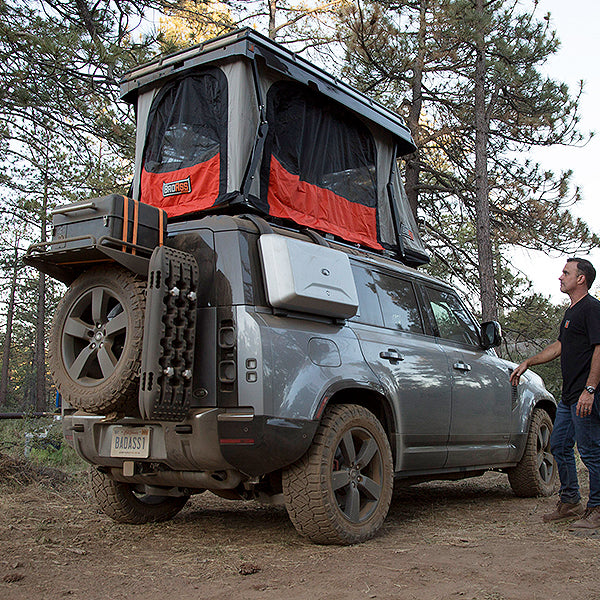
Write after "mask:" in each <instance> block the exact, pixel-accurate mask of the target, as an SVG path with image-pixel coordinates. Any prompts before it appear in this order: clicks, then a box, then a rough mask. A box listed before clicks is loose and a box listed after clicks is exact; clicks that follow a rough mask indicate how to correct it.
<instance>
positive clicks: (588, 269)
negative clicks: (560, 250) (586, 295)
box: [567, 258, 596, 290]
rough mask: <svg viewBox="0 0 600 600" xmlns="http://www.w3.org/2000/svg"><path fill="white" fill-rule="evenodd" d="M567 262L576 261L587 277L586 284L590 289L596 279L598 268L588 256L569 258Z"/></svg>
mask: <svg viewBox="0 0 600 600" xmlns="http://www.w3.org/2000/svg"><path fill="white" fill-rule="evenodd" d="M567 262H576V263H577V270H578V271H579V272H580V273H581V275H583V276H584V277H585V284H586V285H587V289H588V290H589V289H590V288H591V287H592V284H593V283H594V280H595V279H596V269H594V265H593V264H592V263H591V262H590V261H589V260H588V259H587V258H567Z"/></svg>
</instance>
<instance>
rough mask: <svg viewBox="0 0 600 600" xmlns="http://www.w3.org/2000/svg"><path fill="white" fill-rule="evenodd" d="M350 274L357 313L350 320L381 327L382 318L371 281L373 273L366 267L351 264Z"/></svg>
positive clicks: (373, 283)
mask: <svg viewBox="0 0 600 600" xmlns="http://www.w3.org/2000/svg"><path fill="white" fill-rule="evenodd" d="M352 272H353V274H354V282H355V284H356V291H357V292H358V313H357V314H356V316H355V317H352V320H353V321H357V322H358V323H366V324H367V325H377V326H378V327H382V326H383V318H382V316H381V308H380V306H379V300H378V299H377V289H376V287H375V282H374V281H373V271H372V270H371V269H369V268H368V267H364V266H362V265H357V264H353V265H352Z"/></svg>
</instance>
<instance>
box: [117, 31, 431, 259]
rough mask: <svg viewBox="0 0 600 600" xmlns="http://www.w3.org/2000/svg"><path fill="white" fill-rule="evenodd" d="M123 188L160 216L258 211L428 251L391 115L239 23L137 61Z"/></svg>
mask: <svg viewBox="0 0 600 600" xmlns="http://www.w3.org/2000/svg"><path fill="white" fill-rule="evenodd" d="M122 93H123V98H124V99H125V100H127V101H129V102H131V103H133V104H134V106H135V108H136V113H137V138H136V169H135V177H134V182H133V191H132V195H133V197H134V198H136V199H139V200H141V201H143V202H147V203H149V204H152V205H155V206H159V207H161V208H164V209H165V210H166V211H167V214H168V215H169V218H170V219H172V218H176V219H177V218H184V215H191V214H194V213H199V212H201V211H219V210H228V211H229V212H231V211H248V210H249V209H252V210H255V211H258V212H260V213H262V214H264V215H265V216H269V217H273V218H278V219H285V220H286V221H291V222H294V223H296V224H297V225H300V226H304V227H310V228H313V229H316V230H318V231H321V232H324V233H329V234H333V235H335V236H337V237H338V238H341V239H343V240H345V241H347V242H352V243H358V244H360V245H362V246H366V247H369V248H373V249H378V250H381V249H387V250H389V251H391V252H394V253H396V254H397V255H398V256H399V257H400V258H401V259H402V260H403V261H404V262H406V263H408V264H411V265H418V264H422V263H424V262H427V261H428V256H427V253H426V252H425V250H424V248H423V245H422V243H421V241H420V238H419V235H418V231H417V228H416V223H415V221H414V218H413V216H412V213H411V211H410V209H409V207H408V203H407V200H406V197H405V194H404V190H403V189H402V184H401V180H400V177H399V176H398V172H397V166H396V157H397V156H402V155H404V154H408V153H410V152H413V151H414V149H415V146H414V143H413V141H412V138H411V135H410V132H409V131H408V129H407V128H406V126H405V125H404V122H403V121H402V119H401V118H400V117H398V116H397V115H396V114H394V113H392V112H391V111H389V110H387V109H386V108H384V107H383V106H381V105H379V104H377V103H375V102H373V101H371V100H370V99H369V98H367V97H366V96H364V95H362V94H361V93H360V92H358V91H356V90H354V89H353V88H351V87H349V86H347V85H345V84H344V83H342V82H340V81H338V80H337V79H334V78H333V77H331V76H330V75H328V74H327V73H326V72H325V71H322V70H321V69H319V68H317V67H315V66H314V65H312V64H311V63H309V62H307V61H305V60H303V59H301V58H300V57H298V56H297V55H295V54H294V53H292V52H290V51H288V50H287V49H285V48H282V47H281V46H279V45H278V44H275V43H274V42H272V41H271V40H269V39H267V38H264V37H263V36H261V35H259V34H257V33H256V32H254V31H252V30H249V29H244V30H240V31H237V32H234V33H232V34H229V35H226V36H222V37H220V38H216V39H215V40H211V41H209V42H206V43H205V44H202V45H200V46H197V47H195V48H191V49H188V50H185V51H182V52H179V53H176V54H174V55H171V56H168V57H161V58H160V59H156V60H155V61H153V62H151V63H148V64H147V65H142V66H141V67H139V68H137V69H135V70H134V71H131V72H130V73H128V74H127V75H126V76H125V77H124V79H123V81H122Z"/></svg>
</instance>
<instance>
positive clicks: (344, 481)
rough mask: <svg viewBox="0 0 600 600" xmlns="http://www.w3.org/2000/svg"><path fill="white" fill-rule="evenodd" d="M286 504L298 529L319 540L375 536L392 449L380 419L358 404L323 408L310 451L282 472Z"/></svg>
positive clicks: (388, 490) (385, 505)
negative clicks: (322, 414) (323, 413)
mask: <svg viewBox="0 0 600 600" xmlns="http://www.w3.org/2000/svg"><path fill="white" fill-rule="evenodd" d="M282 483H283V494H284V497H285V503H286V508H287V510H288V513H289V515H290V518H291V520H292V522H293V524H294V526H295V527H296V529H297V530H298V532H299V533H300V534H302V535H304V536H306V537H308V538H309V539H310V540H312V541H313V542H317V543H321V544H354V543H358V542H362V541H364V540H366V539H369V538H370V537H372V536H374V535H375V533H376V532H377V531H378V529H379V528H380V527H381V525H382V523H383V521H384V519H385V517H386V515H387V512H388V509H389V506H390V502H391V498H392V487H393V464H392V453H391V451H390V446H389V443H388V439H387V436H386V434H385V431H384V430H383V427H382V426H381V423H380V422H379V421H378V420H377V418H376V417H375V415H373V413H371V412H369V411H368V410H367V409H365V408H363V407H362V406H357V405H351V404H340V405H336V406H331V407H329V408H328V409H327V411H326V412H325V415H324V416H323V420H322V421H321V424H320V426H319V429H318V430H317V433H316V435H315V439H314V440H313V443H312V446H311V447H310V449H309V451H308V452H307V453H306V454H305V455H304V456H303V457H302V458H301V459H300V460H299V461H297V462H296V463H294V464H293V465H292V466H291V467H289V468H288V469H286V470H285V471H284V472H283V481H282Z"/></svg>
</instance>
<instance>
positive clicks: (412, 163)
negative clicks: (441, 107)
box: [405, 0, 429, 219]
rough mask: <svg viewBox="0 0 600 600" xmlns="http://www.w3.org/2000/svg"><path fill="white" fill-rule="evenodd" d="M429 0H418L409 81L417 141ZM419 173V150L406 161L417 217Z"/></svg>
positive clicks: (408, 190)
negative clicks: (413, 55)
mask: <svg viewBox="0 0 600 600" xmlns="http://www.w3.org/2000/svg"><path fill="white" fill-rule="evenodd" d="M428 4H429V0H420V4H419V34H418V38H417V56H416V57H415V62H414V65H413V76H412V81H411V91H412V101H411V104H410V110H409V112H408V127H409V128H410V130H411V132H412V134H413V136H415V141H417V143H418V141H419V140H418V138H419V136H418V131H419V119H420V117H421V110H422V108H423V91H422V85H423V67H424V65H425V51H426V49H425V35H426V33H427V21H426V15H427V7H428ZM420 173H421V164H420V155H419V150H418V149H417V151H416V152H415V153H414V154H411V155H410V157H408V159H407V161H406V176H405V185H406V195H407V197H408V202H409V204H410V209H411V210H412V213H413V215H414V217H415V219H416V218H417V207H418V206H419V176H420Z"/></svg>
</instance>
